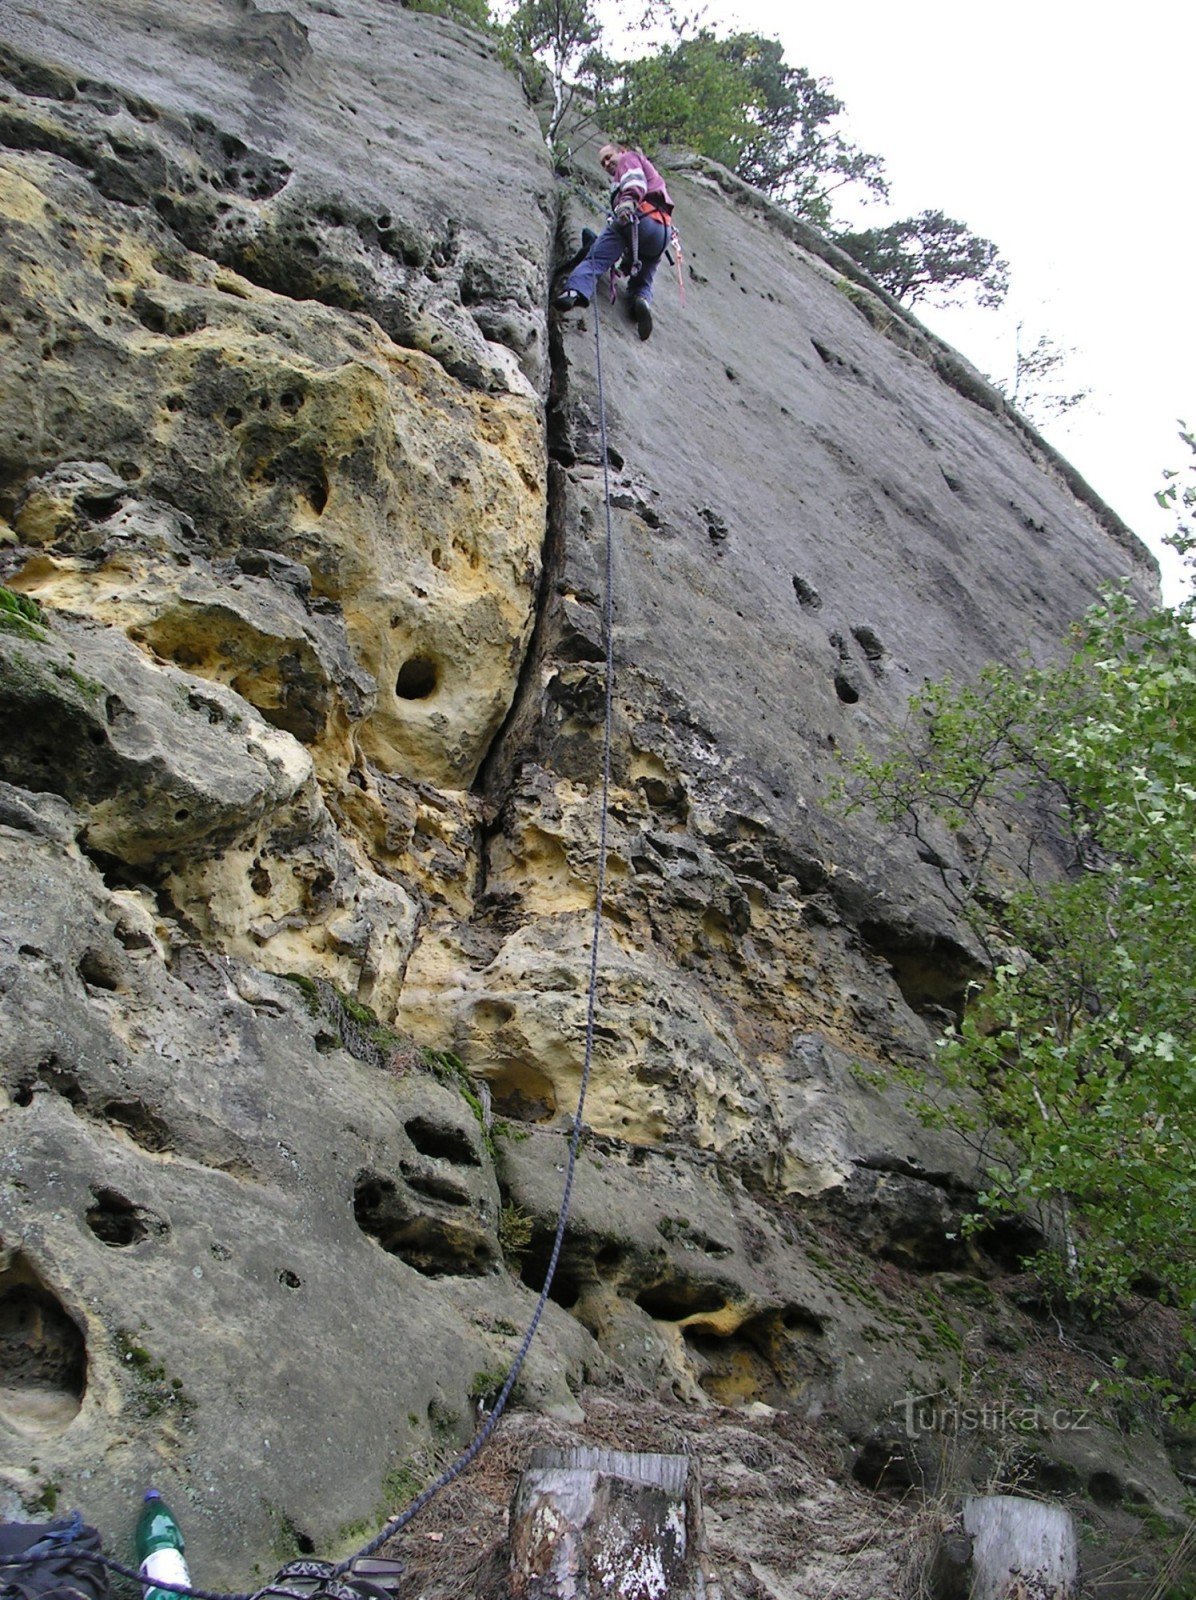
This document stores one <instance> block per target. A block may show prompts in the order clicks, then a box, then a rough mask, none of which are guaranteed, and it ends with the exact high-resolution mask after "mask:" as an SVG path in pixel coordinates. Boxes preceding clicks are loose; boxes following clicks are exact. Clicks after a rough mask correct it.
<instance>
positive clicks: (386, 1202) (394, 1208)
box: [353, 1172, 497, 1278]
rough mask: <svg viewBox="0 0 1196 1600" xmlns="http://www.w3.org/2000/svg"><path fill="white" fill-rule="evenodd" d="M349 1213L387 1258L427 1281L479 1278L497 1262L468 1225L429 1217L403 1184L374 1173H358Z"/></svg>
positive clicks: (492, 1249)
mask: <svg viewBox="0 0 1196 1600" xmlns="http://www.w3.org/2000/svg"><path fill="white" fill-rule="evenodd" d="M412 1187H414V1186H412ZM433 1198H440V1196H434V1197H433ZM353 1215H354V1217H355V1218H356V1219H357V1226H358V1227H359V1228H360V1229H361V1231H362V1232H363V1233H367V1234H369V1236H370V1238H371V1239H376V1240H377V1242H378V1243H379V1244H380V1245H381V1246H382V1248H383V1250H385V1251H386V1253H387V1254H388V1255H393V1256H398V1258H399V1260H400V1261H403V1262H405V1263H406V1264H407V1266H409V1267H413V1268H414V1269H415V1271H416V1272H418V1273H420V1274H422V1276H424V1277H425V1278H442V1277H481V1276H482V1275H483V1274H484V1273H486V1272H489V1271H490V1270H491V1268H492V1267H493V1265H494V1263H495V1258H496V1254H497V1247H496V1246H495V1245H493V1244H492V1243H491V1242H490V1241H489V1240H488V1239H487V1238H486V1237H485V1236H484V1235H481V1234H479V1233H478V1232H477V1231H476V1230H474V1229H473V1228H471V1227H470V1226H469V1224H468V1223H466V1224H465V1225H464V1226H463V1225H462V1224H461V1223H460V1222H457V1221H455V1220H445V1219H443V1218H441V1217H439V1216H436V1215H432V1214H429V1213H428V1211H427V1210H426V1209H425V1208H423V1207H421V1206H420V1204H419V1202H418V1201H415V1200H414V1199H413V1197H412V1193H411V1192H410V1190H409V1189H408V1188H407V1186H406V1185H404V1186H403V1187H402V1188H400V1187H399V1185H398V1184H396V1183H395V1182H394V1180H393V1179H392V1178H383V1177H381V1176H380V1175H379V1174H378V1173H374V1172H362V1173H361V1174H359V1176H358V1179H357V1182H356V1184H355V1186H354V1189H353Z"/></svg>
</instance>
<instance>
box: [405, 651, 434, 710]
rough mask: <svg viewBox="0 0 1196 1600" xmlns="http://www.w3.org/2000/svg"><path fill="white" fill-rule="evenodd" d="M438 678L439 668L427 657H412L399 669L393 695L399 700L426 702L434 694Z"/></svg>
mask: <svg viewBox="0 0 1196 1600" xmlns="http://www.w3.org/2000/svg"><path fill="white" fill-rule="evenodd" d="M439 678H440V672H439V668H438V667H437V665H436V663H435V662H434V661H432V660H429V658H428V657H427V656H412V657H411V659H410V660H409V661H404V663H403V665H402V666H401V667H400V668H399V675H398V677H397V678H396V679H395V693H396V694H397V695H398V697H399V699H400V700H426V699H427V698H428V696H429V695H431V694H434V693H435V692H436V685H437V683H438V682H439Z"/></svg>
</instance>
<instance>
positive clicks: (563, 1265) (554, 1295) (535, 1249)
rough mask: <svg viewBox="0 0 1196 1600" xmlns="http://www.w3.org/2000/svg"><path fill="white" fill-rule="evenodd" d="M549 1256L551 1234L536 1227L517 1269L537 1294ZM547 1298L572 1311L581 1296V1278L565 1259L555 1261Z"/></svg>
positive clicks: (550, 1254)
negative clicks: (526, 1251) (521, 1262)
mask: <svg viewBox="0 0 1196 1600" xmlns="http://www.w3.org/2000/svg"><path fill="white" fill-rule="evenodd" d="M551 1258H552V1234H550V1233H548V1232H547V1231H545V1232H541V1231H540V1230H539V1229H537V1231H536V1233H535V1235H534V1237H533V1239H532V1242H531V1246H530V1248H529V1250H528V1253H527V1255H525V1256H524V1258H523V1264H522V1266H521V1267H520V1269H519V1276H520V1278H521V1279H522V1280H523V1282H524V1283H525V1284H526V1285H527V1287H528V1288H529V1289H531V1290H533V1291H534V1292H535V1293H536V1294H539V1292H540V1291H541V1289H543V1287H544V1277H545V1274H546V1273H547V1271H548V1263H549V1261H550V1260H551ZM548 1298H549V1299H550V1300H554V1301H555V1302H556V1304H557V1305H558V1306H560V1307H561V1308H562V1309H563V1310H565V1311H572V1309H573V1307H574V1306H575V1305H576V1304H577V1302H578V1300H579V1299H580V1298H581V1280H580V1278H579V1277H578V1275H577V1273H576V1271H575V1270H574V1269H573V1267H572V1266H570V1265H569V1264H568V1263H567V1262H565V1261H558V1262H557V1269H556V1272H555V1274H554V1275H553V1279H552V1287H551V1288H550V1289H549V1291H548Z"/></svg>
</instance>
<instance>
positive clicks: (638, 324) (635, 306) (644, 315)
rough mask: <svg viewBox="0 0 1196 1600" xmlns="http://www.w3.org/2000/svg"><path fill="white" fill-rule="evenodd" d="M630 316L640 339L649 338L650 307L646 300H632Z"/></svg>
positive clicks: (650, 326) (650, 330)
mask: <svg viewBox="0 0 1196 1600" xmlns="http://www.w3.org/2000/svg"><path fill="white" fill-rule="evenodd" d="M631 316H632V320H633V321H634V323H635V328H636V332H637V333H638V334H639V336H640V338H641V339H647V338H649V337H650V336H651V333H652V307H651V306H650V305H649V304H648V302H647V301H646V300H633V301H632V302H631Z"/></svg>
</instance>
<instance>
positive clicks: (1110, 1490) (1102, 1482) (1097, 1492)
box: [1088, 1472, 1125, 1506]
mask: <svg viewBox="0 0 1196 1600" xmlns="http://www.w3.org/2000/svg"><path fill="white" fill-rule="evenodd" d="M1088 1493H1089V1495H1090V1496H1091V1497H1092V1499H1093V1500H1095V1501H1096V1503H1097V1505H1098V1506H1119V1505H1120V1504H1121V1502H1122V1501H1123V1500H1124V1499H1125V1486H1124V1485H1123V1484H1122V1481H1121V1479H1120V1478H1119V1477H1118V1476H1117V1474H1116V1473H1115V1472H1094V1473H1093V1474H1092V1476H1091V1477H1090V1478H1089V1479H1088Z"/></svg>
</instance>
